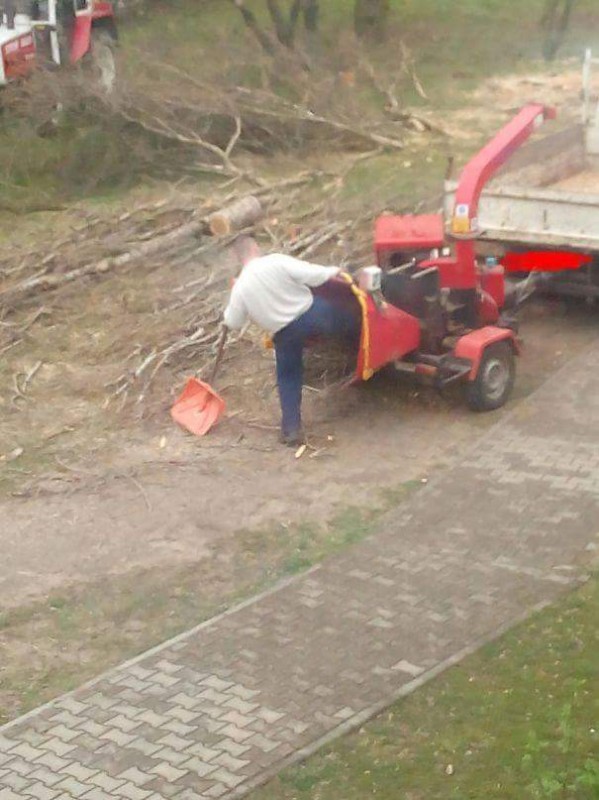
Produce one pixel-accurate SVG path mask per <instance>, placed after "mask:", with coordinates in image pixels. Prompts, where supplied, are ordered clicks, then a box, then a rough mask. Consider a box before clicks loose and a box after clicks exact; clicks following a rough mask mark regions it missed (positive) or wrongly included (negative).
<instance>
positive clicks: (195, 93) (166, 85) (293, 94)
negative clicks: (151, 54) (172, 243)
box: [112, 45, 433, 176]
mask: <svg viewBox="0 0 599 800" xmlns="http://www.w3.org/2000/svg"><path fill="white" fill-rule="evenodd" d="M399 52H400V58H399V60H398V61H399V63H398V68H397V71H396V73H395V74H394V76H392V79H391V80H390V81H389V80H383V79H381V78H380V77H379V76H378V75H377V72H376V70H375V69H374V68H373V66H372V65H371V64H370V62H369V61H368V60H367V59H366V58H365V57H361V58H360V60H359V62H358V63H357V64H356V67H355V68H354V69H350V70H345V71H341V72H330V71H325V72H323V73H320V74H319V75H317V74H315V73H310V74H309V75H308V76H306V75H303V74H300V75H299V76H298V74H297V73H296V72H292V74H291V76H290V78H289V81H288V83H285V71H284V70H283V71H282V73H281V75H280V76H279V77H278V85H277V87H276V88H274V89H273V88H272V87H271V83H272V79H271V78H270V77H267V78H266V79H265V80H264V81H263V82H262V83H263V85H262V86H260V87H256V86H253V85H249V84H248V83H245V84H240V83H235V82H231V81H228V80H226V79H224V78H223V77H221V79H220V80H219V79H218V78H216V79H215V78H210V79H202V78H201V77H198V76H197V75H196V74H193V75H192V74H190V73H188V72H185V71H184V70H182V69H181V68H179V67H177V66H175V65H173V64H166V63H160V64H156V62H148V63H145V62H144V56H143V55H142V54H139V56H138V57H137V58H136V74H135V76H133V77H132V79H131V80H130V81H129V82H127V81H125V82H124V83H123V85H122V87H121V92H120V95H119V97H118V99H115V102H114V103H113V106H112V111H113V112H114V113H116V114H118V115H120V116H121V117H123V118H124V119H126V120H127V121H128V122H130V123H131V124H133V125H135V126H138V127H140V128H142V129H143V130H145V131H146V132H148V133H149V134H151V135H152V136H156V137H160V138H161V139H164V140H167V141H170V142H172V143H176V144H178V145H182V146H184V147H186V148H190V150H192V151H195V158H194V161H193V166H194V168H195V169H200V170H204V171H207V172H214V173H218V174H222V175H228V176H236V175H240V174H246V175H247V167H244V161H246V162H247V159H244V158H243V154H244V153H245V154H247V153H254V154H255V153H258V154H264V155H273V154H274V153H276V152H280V151H293V152H295V153H297V152H301V151H302V150H305V149H310V148H314V147H317V148H318V149H319V150H320V149H323V148H325V149H327V150H338V151H365V150H371V149H372V148H373V147H377V148H378V147H382V148H385V149H389V150H401V149H402V148H403V147H404V140H405V135H404V134H405V131H406V129H408V130H409V129H415V130H419V131H423V130H431V129H433V126H432V125H430V124H429V123H427V122H426V121H425V120H423V118H422V117H418V116H417V115H415V114H414V113H412V112H410V111H408V110H406V109H404V108H403V107H402V103H401V98H400V97H399V96H398V86H399V84H400V82H401V81H402V80H404V79H405V78H407V79H408V80H409V81H410V82H411V84H412V85H413V86H414V87H415V88H416V90H417V91H418V93H419V94H421V95H422V96H423V97H426V95H425V92H424V89H423V87H422V85H421V84H420V82H419V80H418V77H417V75H416V71H415V67H414V63H413V59H412V57H411V55H410V53H409V51H408V50H407V48H405V47H404V46H403V45H402V46H401V47H400V48H399ZM358 79H359V80H360V81H361V82H362V83H364V84H365V85H366V86H367V87H368V88H369V89H370V90H372V89H374V91H375V92H376V93H378V94H379V95H380V98H381V104H380V113H374V114H373V116H372V118H370V119H364V109H363V106H362V105H361V103H360V102H359V100H358V99H357V97H356V94H357V92H356V88H357V87H356V81H358Z"/></svg>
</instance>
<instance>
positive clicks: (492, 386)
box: [468, 342, 516, 411]
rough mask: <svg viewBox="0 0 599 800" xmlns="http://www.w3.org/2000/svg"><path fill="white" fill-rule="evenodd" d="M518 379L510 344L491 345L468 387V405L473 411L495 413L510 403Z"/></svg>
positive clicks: (498, 343) (512, 349)
mask: <svg viewBox="0 0 599 800" xmlns="http://www.w3.org/2000/svg"><path fill="white" fill-rule="evenodd" d="M515 379H516V357H515V355H514V348H513V347H512V345H511V343H510V342H497V343H496V344H492V345H489V346H488V347H487V348H486V350H485V352H484V353H483V357H482V359H481V362H480V366H479V369H478V374H477V376H476V378H475V379H474V380H473V381H471V383H470V385H469V386H468V405H469V406H470V408H471V409H472V410H473V411H494V410H495V409H497V408H501V406H503V405H505V403H506V402H507V401H508V399H509V397H510V395H511V393H512V389H513V388H514V381H515Z"/></svg>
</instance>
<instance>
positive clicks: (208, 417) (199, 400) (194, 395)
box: [171, 328, 228, 436]
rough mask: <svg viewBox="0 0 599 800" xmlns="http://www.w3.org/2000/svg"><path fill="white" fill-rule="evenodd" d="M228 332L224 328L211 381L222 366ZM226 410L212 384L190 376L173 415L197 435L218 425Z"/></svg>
mask: <svg viewBox="0 0 599 800" xmlns="http://www.w3.org/2000/svg"><path fill="white" fill-rule="evenodd" d="M227 334H228V330H227V328H223V332H222V334H221V337H220V341H219V343H218V350H217V353H216V361H215V362H214V367H213V368H212V374H211V376H210V383H212V382H213V381H214V379H215V378H216V374H217V372H218V368H219V367H220V364H221V361H222V357H223V353H224V350H225V344H226V342H227ZM224 412H225V401H224V400H223V399H222V397H221V396H220V395H219V394H218V393H217V392H215V391H214V389H213V388H212V386H210V384H209V383H204V381H199V380H197V379H196V378H190V379H189V380H188V381H187V384H186V386H185V389H184V390H183V393H182V394H181V396H180V397H179V398H178V399H177V401H176V402H175V404H174V406H173V407H172V409H171V416H172V418H173V419H174V420H175V422H177V423H178V424H179V425H181V426H182V427H183V428H185V429H186V430H188V431H189V432H190V433H193V434H195V436H205V435H206V434H207V433H208V431H209V430H210V429H211V428H212V427H213V426H214V425H216V423H217V422H218V421H219V419H220V418H221V417H222V415H223V414H224Z"/></svg>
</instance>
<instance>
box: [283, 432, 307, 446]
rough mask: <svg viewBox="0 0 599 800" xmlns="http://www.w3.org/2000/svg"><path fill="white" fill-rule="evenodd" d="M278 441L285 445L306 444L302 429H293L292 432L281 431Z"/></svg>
mask: <svg viewBox="0 0 599 800" xmlns="http://www.w3.org/2000/svg"><path fill="white" fill-rule="evenodd" d="M279 441H280V442H281V444H284V445H286V446H287V447H301V446H302V445H303V444H306V437H305V435H304V432H303V431H294V432H293V433H281V435H280V437H279Z"/></svg>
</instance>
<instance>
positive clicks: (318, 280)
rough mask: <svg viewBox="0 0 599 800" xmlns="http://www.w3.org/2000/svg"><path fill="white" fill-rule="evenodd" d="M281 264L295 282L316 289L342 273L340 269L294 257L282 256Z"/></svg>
mask: <svg viewBox="0 0 599 800" xmlns="http://www.w3.org/2000/svg"><path fill="white" fill-rule="evenodd" d="M281 264H282V266H283V267H284V269H285V270H286V271H287V272H288V273H289V275H291V277H292V278H293V280H294V281H297V283H302V284H304V286H310V287H314V288H315V287H317V286H322V284H323V283H326V282H327V281H330V280H331V278H334V277H335V276H336V275H339V273H340V272H341V268H340V267H323V266H321V265H320V264H312V263H310V262H309V261H302V260H301V259H299V258H293V257H292V256H284V255H282V256H281Z"/></svg>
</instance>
